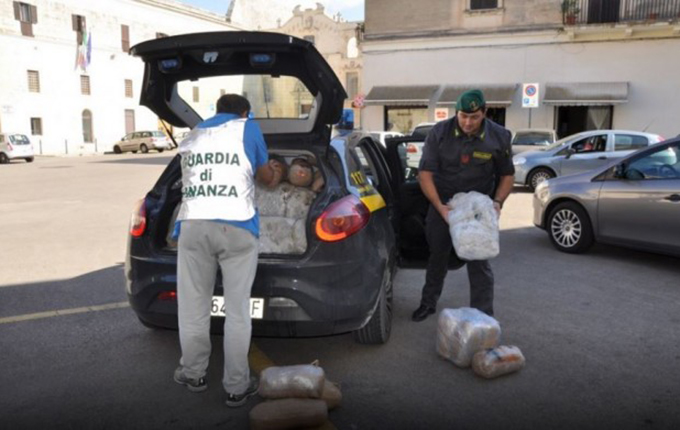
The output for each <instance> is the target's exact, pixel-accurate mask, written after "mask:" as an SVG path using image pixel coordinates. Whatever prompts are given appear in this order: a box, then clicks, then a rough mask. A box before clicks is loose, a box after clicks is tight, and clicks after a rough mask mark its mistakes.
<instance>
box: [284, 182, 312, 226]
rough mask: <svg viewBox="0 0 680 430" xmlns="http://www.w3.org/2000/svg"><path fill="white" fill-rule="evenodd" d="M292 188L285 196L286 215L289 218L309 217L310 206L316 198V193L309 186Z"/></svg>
mask: <svg viewBox="0 0 680 430" xmlns="http://www.w3.org/2000/svg"><path fill="white" fill-rule="evenodd" d="M286 188H287V187H286ZM292 188H293V189H292V190H290V191H288V192H287V193H286V196H285V216H286V217H287V218H295V219H307V213H309V207H310V206H311V205H312V202H313V201H314V199H315V198H316V193H314V191H312V190H310V189H309V188H302V187H292Z"/></svg>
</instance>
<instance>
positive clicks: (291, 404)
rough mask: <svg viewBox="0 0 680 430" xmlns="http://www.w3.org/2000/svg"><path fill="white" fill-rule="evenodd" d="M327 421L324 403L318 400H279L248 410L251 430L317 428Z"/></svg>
mask: <svg viewBox="0 0 680 430" xmlns="http://www.w3.org/2000/svg"><path fill="white" fill-rule="evenodd" d="M327 419H328V408H327V407H326V402H324V401H323V400H318V399H280V400H270V401H266V402H262V403H260V404H258V405H257V406H255V407H254V408H253V409H251V410H250V428H251V430H288V429H299V428H309V427H319V426H321V425H323V424H324V423H325V422H326V420H327Z"/></svg>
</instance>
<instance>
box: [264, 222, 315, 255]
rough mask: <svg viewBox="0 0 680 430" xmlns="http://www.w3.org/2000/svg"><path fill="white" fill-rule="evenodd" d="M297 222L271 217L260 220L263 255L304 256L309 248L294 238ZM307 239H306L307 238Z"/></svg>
mask: <svg viewBox="0 0 680 430" xmlns="http://www.w3.org/2000/svg"><path fill="white" fill-rule="evenodd" d="M294 228H295V220H294V219H290V218H284V217H277V216H269V217H264V216H263V217H262V218H261V219H260V249H259V252H260V253H261V254H302V253H303V252H305V248H306V247H307V243H306V240H305V242H304V243H300V241H296V240H295V238H294V237H293V232H294ZM305 239H306V238H305Z"/></svg>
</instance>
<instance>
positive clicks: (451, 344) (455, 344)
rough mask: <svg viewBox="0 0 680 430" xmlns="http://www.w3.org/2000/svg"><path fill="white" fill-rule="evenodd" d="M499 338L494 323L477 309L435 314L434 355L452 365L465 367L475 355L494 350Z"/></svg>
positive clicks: (462, 309) (499, 334) (495, 322)
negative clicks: (435, 342) (435, 336)
mask: <svg viewBox="0 0 680 430" xmlns="http://www.w3.org/2000/svg"><path fill="white" fill-rule="evenodd" d="M500 338H501V326H500V324H498V321H496V320H495V319H494V318H493V317H490V316H489V315H487V314H485V313H484V312H482V311H480V310H478V309H473V308H460V309H443V310H442V311H441V312H440V313H439V319H438V322H437V352H438V353H439V355H441V356H442V357H444V358H445V359H447V360H450V361H452V362H453V363H454V364H455V365H456V366H459V367H469V366H470V362H471V361H472V357H473V356H474V355H475V353H477V352H478V351H481V350H485V349H489V348H494V347H496V346H497V345H498V343H499V342H500Z"/></svg>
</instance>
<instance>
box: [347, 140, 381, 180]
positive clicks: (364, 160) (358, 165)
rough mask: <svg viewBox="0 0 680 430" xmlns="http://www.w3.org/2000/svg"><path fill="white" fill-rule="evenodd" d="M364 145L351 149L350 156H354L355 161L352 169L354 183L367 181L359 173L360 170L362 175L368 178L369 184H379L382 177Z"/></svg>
mask: <svg viewBox="0 0 680 430" xmlns="http://www.w3.org/2000/svg"><path fill="white" fill-rule="evenodd" d="M364 145H365V144H364ZM364 145H360V146H357V147H355V148H353V149H350V158H352V160H353V161H354V166H353V167H352V168H351V169H350V175H351V176H352V185H355V186H361V185H365V181H362V178H361V177H360V176H358V175H357V172H358V171H360V172H361V173H362V175H363V176H364V177H365V178H366V179H367V180H368V183H369V184H371V185H374V186H378V185H380V178H379V177H378V173H377V171H376V168H375V166H374V165H373V160H372V159H371V157H370V155H369V154H370V153H369V152H368V150H367V149H366V148H365V147H364ZM348 164H349V163H348Z"/></svg>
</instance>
